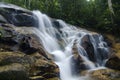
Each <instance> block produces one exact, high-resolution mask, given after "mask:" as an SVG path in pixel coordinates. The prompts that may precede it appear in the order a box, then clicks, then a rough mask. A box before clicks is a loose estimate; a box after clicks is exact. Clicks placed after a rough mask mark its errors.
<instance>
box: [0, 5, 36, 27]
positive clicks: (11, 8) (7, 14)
mask: <svg viewBox="0 0 120 80" xmlns="http://www.w3.org/2000/svg"><path fill="white" fill-rule="evenodd" d="M0 4H1V6H0V15H1V16H3V17H4V18H5V19H3V18H1V19H2V22H6V23H9V24H14V25H15V26H28V27H29V26H34V21H35V17H34V16H33V14H32V12H31V11H29V10H26V9H23V8H21V7H18V6H15V5H12V4H5V3H0Z"/></svg>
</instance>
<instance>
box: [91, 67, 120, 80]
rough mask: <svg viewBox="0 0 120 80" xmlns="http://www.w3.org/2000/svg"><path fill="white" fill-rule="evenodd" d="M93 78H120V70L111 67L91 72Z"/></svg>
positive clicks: (99, 79)
mask: <svg viewBox="0 0 120 80" xmlns="http://www.w3.org/2000/svg"><path fill="white" fill-rule="evenodd" d="M89 76H90V78H91V80H120V72H119V71H115V70H111V69H100V70H94V71H91V72H89Z"/></svg>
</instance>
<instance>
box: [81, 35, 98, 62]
mask: <svg viewBox="0 0 120 80" xmlns="http://www.w3.org/2000/svg"><path fill="white" fill-rule="evenodd" d="M81 45H82V47H83V48H84V49H85V51H86V52H87V55H88V56H89V59H90V60H91V61H93V62H95V61H96V59H95V53H94V47H93V45H92V43H91V41H90V36H89V35H85V36H84V37H83V38H82V40H81Z"/></svg>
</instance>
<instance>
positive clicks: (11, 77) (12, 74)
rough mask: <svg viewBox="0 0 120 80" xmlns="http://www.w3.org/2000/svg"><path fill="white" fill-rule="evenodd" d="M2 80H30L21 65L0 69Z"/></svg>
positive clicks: (0, 78)
mask: <svg viewBox="0 0 120 80" xmlns="http://www.w3.org/2000/svg"><path fill="white" fill-rule="evenodd" d="M0 80H29V79H28V74H27V73H26V72H25V70H24V67H23V66H22V65H21V64H16V63H14V64H11V65H6V66H2V67H0Z"/></svg>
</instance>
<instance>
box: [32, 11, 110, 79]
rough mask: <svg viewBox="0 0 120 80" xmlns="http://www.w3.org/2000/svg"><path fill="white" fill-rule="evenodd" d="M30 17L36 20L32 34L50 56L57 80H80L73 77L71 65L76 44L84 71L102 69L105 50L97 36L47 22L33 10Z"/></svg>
mask: <svg viewBox="0 0 120 80" xmlns="http://www.w3.org/2000/svg"><path fill="white" fill-rule="evenodd" d="M33 14H34V16H35V17H36V28H34V29H33V31H34V33H35V34H36V35H37V36H38V37H39V38H40V39H41V41H42V44H43V46H44V48H45V49H46V51H48V52H49V53H50V54H51V55H53V58H54V61H55V63H56V64H57V65H58V66H59V69H60V78H61V80H81V78H80V76H78V75H77V74H75V75H73V74H74V70H76V69H74V68H75V66H77V65H74V66H72V65H71V63H75V62H74V60H73V56H74V53H73V51H72V50H73V46H75V45H74V44H76V50H77V52H78V55H79V56H80V57H81V58H82V60H83V61H84V63H86V64H84V65H85V67H86V68H87V69H95V68H98V67H101V66H104V63H105V61H106V59H107V58H108V55H109V48H108V46H107V44H106V42H104V39H103V37H102V36H101V35H100V34H96V33H92V32H90V31H87V30H84V29H81V28H76V27H75V26H72V25H69V24H66V23H65V22H64V21H62V20H59V19H58V20H51V19H50V18H49V17H48V16H47V15H45V14H42V13H41V12H40V11H33ZM94 34H95V35H94ZM86 45H88V46H92V48H91V49H89V48H90V47H86ZM87 49H89V50H90V51H88V50H87ZM91 51H92V52H91ZM90 52H91V53H90ZM91 56H92V57H91Z"/></svg>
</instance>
